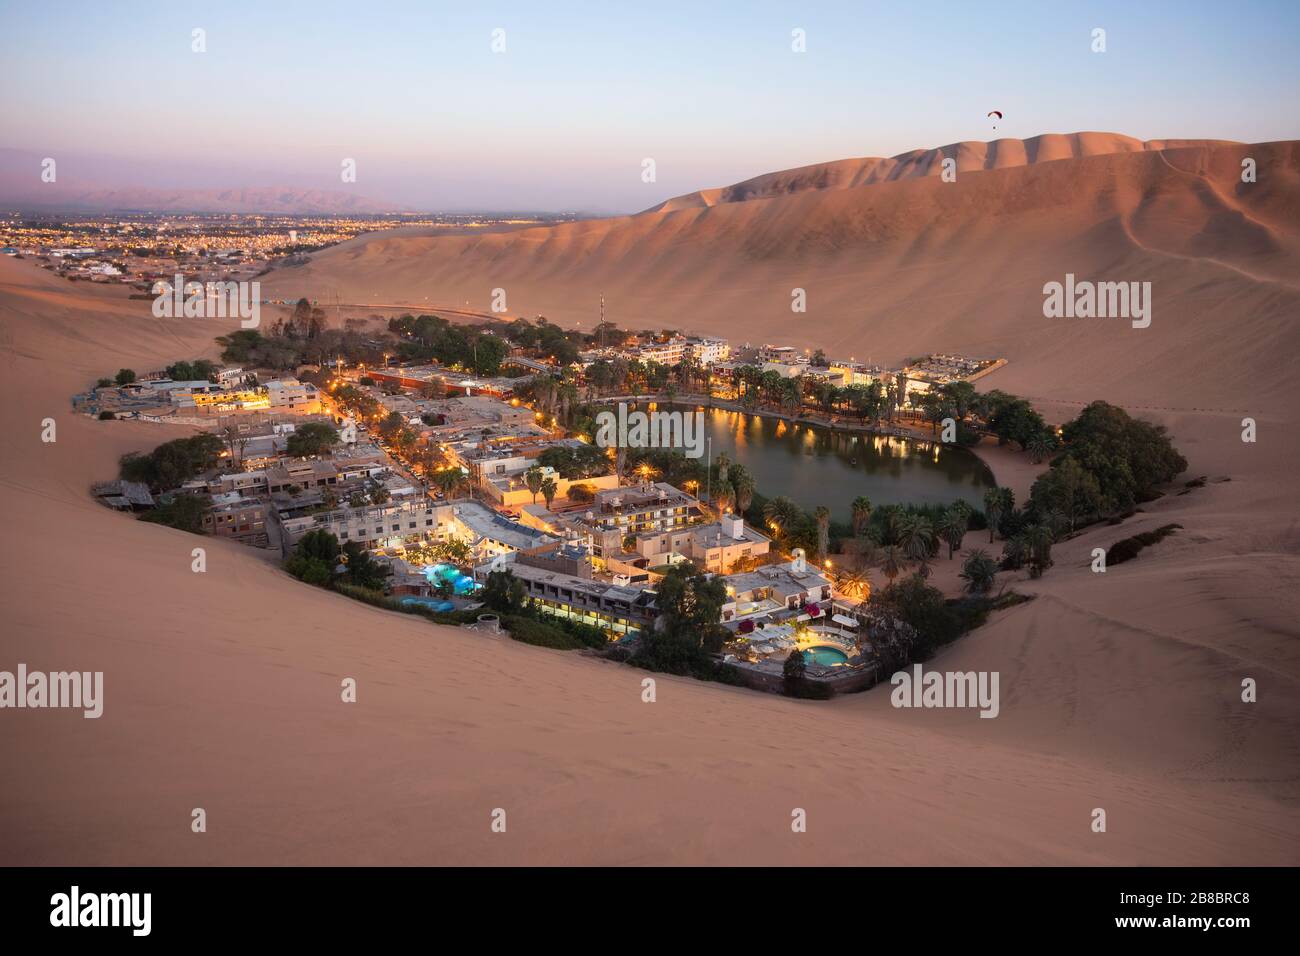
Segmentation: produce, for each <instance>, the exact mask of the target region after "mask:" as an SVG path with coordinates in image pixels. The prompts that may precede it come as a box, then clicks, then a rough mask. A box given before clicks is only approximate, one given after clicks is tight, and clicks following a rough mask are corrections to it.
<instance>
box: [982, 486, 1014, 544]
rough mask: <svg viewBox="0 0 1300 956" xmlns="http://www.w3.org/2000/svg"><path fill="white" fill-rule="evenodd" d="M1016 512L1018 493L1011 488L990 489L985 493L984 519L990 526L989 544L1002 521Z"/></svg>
mask: <svg viewBox="0 0 1300 956" xmlns="http://www.w3.org/2000/svg"><path fill="white" fill-rule="evenodd" d="M1015 510H1016V493H1015V492H1014V491H1012V490H1011V489H1010V488H990V489H989V490H988V491H986V492H984V517H985V518H986V519H987V520H988V524H989V542H990V543H992V541H993V532H994V531H996V530H997V527H998V525H999V524H1001V523H1002V519H1003V518H1005V517H1006V516H1007V515H1009V514H1011V512H1013V511H1015Z"/></svg>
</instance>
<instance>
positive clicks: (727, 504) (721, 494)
mask: <svg viewBox="0 0 1300 956" xmlns="http://www.w3.org/2000/svg"><path fill="white" fill-rule="evenodd" d="M734 496H735V492H733V491H732V490H731V486H730V485H723V486H722V487H721V488H719V489H718V490H717V491H716V492H715V493H714V495H713V507H714V508H716V509H717V511H718V514H719V515H722V514H726V513H727V512H728V511H730V510H731V504H732V498H733V497H734Z"/></svg>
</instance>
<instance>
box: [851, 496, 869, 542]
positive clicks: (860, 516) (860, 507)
mask: <svg viewBox="0 0 1300 956" xmlns="http://www.w3.org/2000/svg"><path fill="white" fill-rule="evenodd" d="M870 521H871V499H870V498H868V497H867V496H866V495H859V496H858V497H856V498H854V499H853V536H854V537H855V538H860V537H862V536H863V535H864V534H866V533H867V524H868V522H870Z"/></svg>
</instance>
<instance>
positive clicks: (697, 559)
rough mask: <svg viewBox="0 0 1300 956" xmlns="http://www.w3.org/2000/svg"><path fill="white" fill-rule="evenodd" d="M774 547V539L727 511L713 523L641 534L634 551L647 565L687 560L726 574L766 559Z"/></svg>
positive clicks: (705, 568) (706, 568)
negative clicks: (740, 566) (738, 567)
mask: <svg viewBox="0 0 1300 956" xmlns="http://www.w3.org/2000/svg"><path fill="white" fill-rule="evenodd" d="M771 546H772V539H771V538H769V537H767V536H766V535H764V534H760V533H759V532H757V531H755V530H754V529H753V528H750V527H747V526H746V525H745V519H744V518H742V517H741V516H740V515H733V514H725V515H723V516H722V517H721V518H720V519H719V520H718V521H715V522H713V523H712V524H698V525H689V526H687V527H684V528H676V529H673V530H668V531H654V532H650V533H648V534H641V535H638V536H637V538H636V542H635V544H634V547H633V550H634V551H635V552H636V553H637V555H638V556H639V557H640V558H641V559H643V562H644V563H643V564H642V566H644V567H648V568H654V567H659V566H661V565H665V564H672V563H676V561H679V560H682V559H686V560H689V561H691V562H692V563H693V564H695V565H696V566H697V567H699V568H701V569H702V570H704V571H709V572H712V573H714V574H725V573H727V572H729V571H731V570H732V569H733V568H735V567H736V565H738V564H739V565H745V564H749V563H751V562H756V561H761V560H763V559H764V558H765V557H766V556H767V553H768V551H769V550H770V549H771ZM638 563H642V562H638Z"/></svg>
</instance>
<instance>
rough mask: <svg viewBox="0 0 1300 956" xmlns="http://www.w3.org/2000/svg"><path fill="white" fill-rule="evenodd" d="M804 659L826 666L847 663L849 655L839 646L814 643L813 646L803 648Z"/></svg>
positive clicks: (807, 661) (810, 662)
mask: <svg viewBox="0 0 1300 956" xmlns="http://www.w3.org/2000/svg"><path fill="white" fill-rule="evenodd" d="M803 659H804V661H805V662H806V663H809V664H821V665H822V666H824V667H832V666H834V665H835V664H847V663H848V662H849V655H848V654H845V653H844V652H843V651H842V650H840V649H839V648H838V647H832V646H831V645H830V644H814V645H813V646H812V647H805V648H804V649H803Z"/></svg>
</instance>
